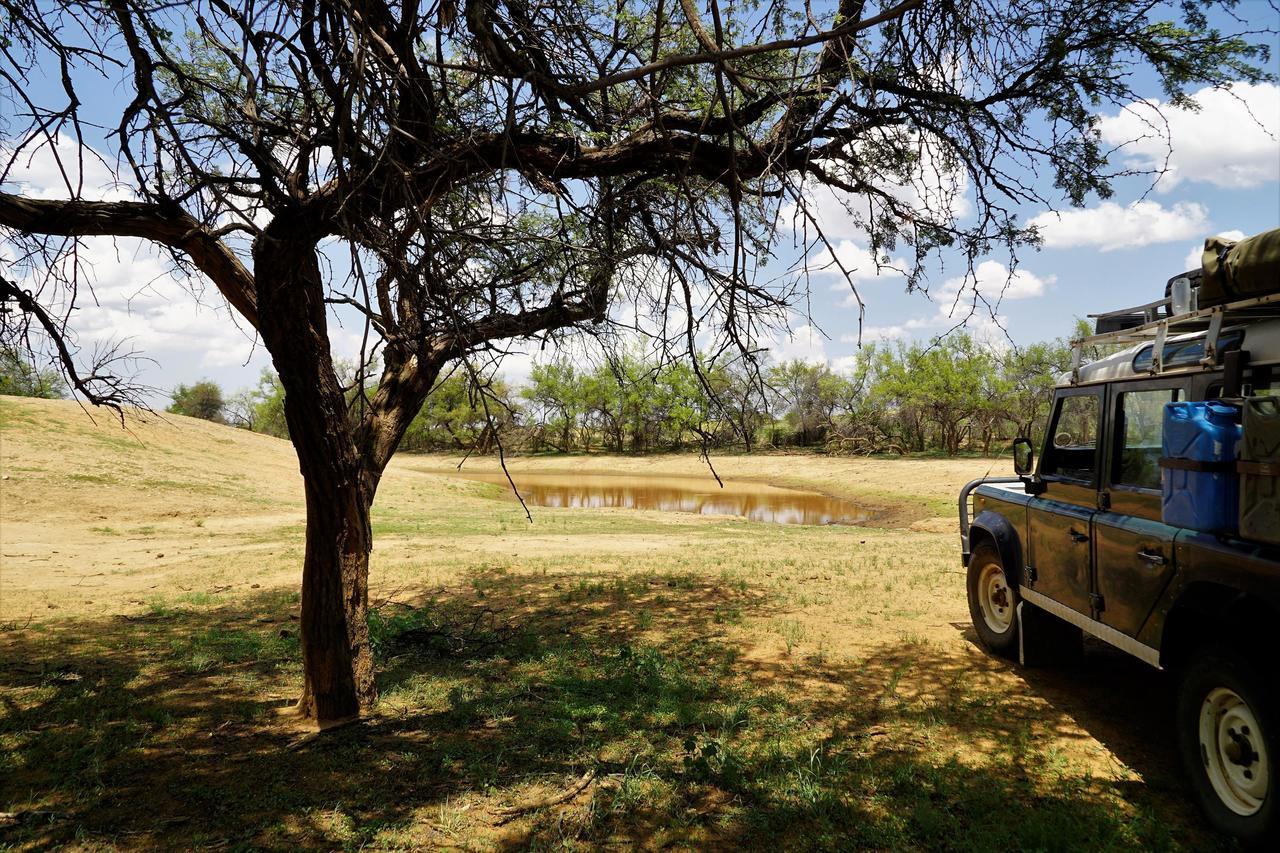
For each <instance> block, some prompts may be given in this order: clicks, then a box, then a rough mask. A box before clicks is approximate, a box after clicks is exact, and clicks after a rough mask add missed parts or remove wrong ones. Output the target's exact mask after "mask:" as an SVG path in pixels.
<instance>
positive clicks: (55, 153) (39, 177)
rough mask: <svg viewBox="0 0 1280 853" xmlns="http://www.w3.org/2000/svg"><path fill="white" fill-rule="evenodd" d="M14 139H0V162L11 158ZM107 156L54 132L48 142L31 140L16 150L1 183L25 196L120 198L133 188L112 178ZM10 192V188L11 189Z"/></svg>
mask: <svg viewBox="0 0 1280 853" xmlns="http://www.w3.org/2000/svg"><path fill="white" fill-rule="evenodd" d="M15 144H16V143H15V142H14V141H11V140H0V164H7V163H8V162H9V160H10V159H11V158H13V149H14V146H15ZM108 162H109V161H108V159H107V155H105V154H102V153H100V152H98V151H95V150H94V149H92V148H88V147H86V148H85V149H84V151H83V153H82V152H81V151H80V149H79V147H78V146H77V145H76V143H75V140H73V139H70V138H68V137H66V136H62V135H60V134H59V135H55V136H54V138H53V141H52V142H40V143H35V144H33V145H31V146H28V147H27V148H24V149H23V150H22V151H21V152H19V153H18V155H17V157H16V159H14V162H13V168H12V169H10V170H9V173H8V175H7V177H6V178H5V181H4V183H5V184H6V185H9V184H12V185H13V186H14V187H15V188H16V189H17V192H18V193H19V194H21V195H24V196H26V197H28V198H67V197H68V196H69V195H71V193H72V192H73V191H76V192H78V193H79V195H80V197H81V198H85V199H89V200H91V201H121V200H127V199H131V198H133V197H134V194H133V191H132V190H131V189H130V188H129V187H128V186H126V185H124V184H122V183H121V182H120V181H118V180H117V179H116V177H115V174H114V173H113V171H112V168H111V167H110V166H109V165H108ZM11 191H12V190H11Z"/></svg>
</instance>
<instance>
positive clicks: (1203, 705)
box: [1178, 646, 1280, 849]
mask: <svg viewBox="0 0 1280 853" xmlns="http://www.w3.org/2000/svg"><path fill="white" fill-rule="evenodd" d="M1234 702H1240V703H1242V704H1243V706H1244V712H1243V714H1242V712H1241V710H1240V707H1239V706H1238V705H1233V704H1232V703H1234ZM1245 714H1247V716H1245ZM1250 718H1252V720H1253V721H1254V722H1256V723H1257V726H1258V727H1260V728H1261V731H1260V732H1258V731H1254V730H1253V726H1252V725H1251V724H1250V725H1241V723H1242V722H1246V723H1247V722H1248V720H1249V719H1250ZM1214 720H1216V721H1217V723H1216V724H1214V723H1213V722H1210V721H1214ZM1178 746H1179V750H1180V752H1181V753H1182V761H1183V764H1184V765H1185V767H1186V769H1187V773H1188V775H1189V776H1190V777H1191V786H1192V789H1193V790H1194V792H1195V795H1196V799H1197V800H1198V801H1199V803H1200V807H1201V808H1202V809H1203V810H1204V813H1205V816H1206V817H1208V819H1209V822H1210V823H1212V824H1213V825H1214V827H1215V828H1216V829H1218V830H1219V831H1221V832H1225V833H1226V834H1228V835H1232V836H1235V837H1236V838H1238V839H1240V840H1241V841H1242V842H1244V843H1245V844H1246V845H1248V846H1250V847H1258V848H1261V847H1266V848H1267V849H1274V845H1275V844H1276V843H1277V842H1280V806H1278V805H1277V800H1280V790H1277V784H1280V705H1278V704H1277V692H1276V687H1275V677H1274V673H1271V672H1270V671H1264V670H1263V669H1262V668H1261V667H1259V666H1257V665H1256V664H1255V663H1253V662H1252V661H1250V660H1249V658H1248V657H1247V656H1246V655H1245V654H1242V653H1237V652H1235V651H1233V650H1232V649H1231V648H1230V647H1226V646H1217V647H1212V648H1207V649H1204V650H1202V651H1200V652H1197V653H1196V654H1195V655H1194V656H1193V657H1192V658H1191V660H1190V661H1189V662H1188V665H1187V667H1186V669H1185V670H1183V673H1182V678H1181V681H1180V682H1179V685H1178ZM1261 768H1265V770H1262V772H1257V771H1259V770H1260V769H1261ZM1250 769H1252V770H1253V771H1255V772H1256V775H1254V773H1251V772H1250ZM1215 776H1216V781H1215V778H1214V777H1215ZM1260 786H1261V787H1260ZM1259 792H1261V796H1259ZM1258 801H1260V804H1259V805H1257V806H1256V810H1253V811H1250V809H1253V808H1254V804H1255V803H1256V802H1258ZM1242 812H1248V813H1242Z"/></svg>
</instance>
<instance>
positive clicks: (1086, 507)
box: [960, 232, 1280, 844]
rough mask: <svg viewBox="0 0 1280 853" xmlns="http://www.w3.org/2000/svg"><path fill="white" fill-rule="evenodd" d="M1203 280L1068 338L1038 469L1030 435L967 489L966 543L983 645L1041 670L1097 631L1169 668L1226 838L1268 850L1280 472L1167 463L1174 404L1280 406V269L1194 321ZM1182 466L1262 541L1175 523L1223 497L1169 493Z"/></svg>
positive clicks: (1183, 724)
mask: <svg viewBox="0 0 1280 853" xmlns="http://www.w3.org/2000/svg"><path fill="white" fill-rule="evenodd" d="M1278 233H1280V232H1270V238H1271V239H1273V240H1274V239H1276V237H1275V235H1276V234H1278ZM1263 236H1267V235H1263ZM1255 239H1257V238H1255ZM1276 245H1280V243H1277V244H1276ZM1209 248H1210V250H1213V251H1214V252H1215V257H1218V259H1219V260H1221V261H1223V262H1226V261H1229V260H1230V259H1229V258H1227V257H1225V256H1223V255H1221V254H1220V253H1221V251H1222V249H1221V246H1217V247H1214V246H1210V247H1209ZM1210 260H1212V259H1210ZM1208 266H1212V264H1211V263H1210V264H1207V267H1208ZM1209 272H1212V270H1208V269H1206V271H1204V272H1203V273H1202V272H1201V271H1194V272H1192V273H1184V274H1183V275H1182V276H1181V277H1175V279H1173V280H1171V282H1170V285H1169V286H1168V287H1167V288H1166V294H1168V295H1167V296H1166V298H1164V299H1161V300H1157V301H1155V302H1152V303H1150V304H1147V305H1143V306H1138V307H1137V308H1133V309H1126V310H1124V311H1119V312H1111V313H1109V314H1103V315H1095V316H1096V317H1097V321H1098V324H1097V328H1096V332H1097V334H1095V335H1093V336H1092V337H1088V338H1085V339H1082V340H1080V341H1077V342H1075V345H1074V356H1073V364H1072V369H1071V371H1070V372H1069V373H1068V374H1067V375H1065V376H1063V377H1062V379H1061V380H1060V382H1059V383H1058V387H1057V388H1056V390H1055V393H1054V400H1053V407H1052V410H1051V414H1050V420H1049V423H1048V430H1047V432H1046V434H1045V438H1044V441H1043V444H1042V447H1041V450H1040V453H1039V454H1038V461H1037V455H1036V454H1035V453H1034V449H1033V447H1032V445H1031V442H1030V441H1028V440H1027V439H1025V438H1020V439H1018V440H1017V441H1015V442H1014V468H1015V471H1016V472H1017V474H1018V476H1017V477H1004V478H994V479H984V480H977V481H974V482H973V483H970V484H968V485H966V486H965V488H964V489H963V490H962V492H961V495H960V535H961V541H962V553H963V561H964V565H965V566H966V568H967V578H968V597H969V609H970V612H971V615H972V618H973V626H974V629H975V631H976V632H977V635H978V638H979V640H980V641H981V643H982V644H983V645H984V646H985V647H986V648H987V649H988V650H990V651H992V652H994V653H998V654H1004V655H1007V656H1010V657H1017V658H1019V659H1020V661H1021V662H1022V663H1023V664H1034V663H1036V662H1046V661H1047V660H1048V659H1051V658H1053V657H1056V656H1058V655H1060V654H1061V653H1062V652H1063V651H1064V650H1071V651H1072V652H1075V651H1077V650H1078V649H1079V648H1080V647H1081V644H1082V638H1083V633H1087V634H1090V635H1092V636H1093V637H1096V638H1097V639H1099V640H1102V641H1103V642H1105V643H1109V644H1111V645H1112V646H1115V647H1116V648H1118V649H1120V650H1122V651H1124V652H1127V653H1128V654H1130V655H1133V656H1134V657H1137V658H1138V659H1140V660H1142V661H1145V662H1146V663H1148V664H1150V665H1151V666H1153V667H1157V668H1159V669H1162V670H1166V671H1168V672H1169V673H1171V674H1172V676H1173V677H1174V678H1176V680H1177V681H1176V687H1177V690H1176V695H1177V699H1176V702H1177V708H1176V719H1177V728H1178V739H1179V748H1180V750H1181V752H1182V758H1183V761H1184V763H1185V766H1186V768H1187V772H1188V773H1189V775H1190V781H1191V787H1192V789H1193V790H1194V792H1195V794H1196V797H1197V799H1198V800H1199V801H1200V804H1201V805H1202V807H1203V809H1204V811H1205V813H1206V814H1207V816H1208V817H1209V819H1210V821H1211V822H1212V823H1213V824H1214V825H1215V826H1216V827H1217V828H1218V829H1220V830H1222V831H1224V832H1227V833H1229V834H1231V835H1234V836H1236V837H1238V838H1240V839H1243V840H1245V841H1248V842H1253V843H1264V842H1265V843H1269V844H1271V843H1275V842H1276V841H1277V839H1278V838H1280V802H1277V801H1278V800H1280V790H1278V788H1277V784H1278V783H1280V679H1278V678H1277V674H1278V673H1280V667H1278V666H1277V660H1278V659H1280V500H1277V498H1276V495H1277V489H1276V484H1277V483H1278V482H1280V479H1278V478H1277V475H1278V474H1280V460H1275V461H1273V462H1267V461H1256V460H1255V461H1240V460H1238V459H1235V458H1230V459H1219V460H1217V461H1195V460H1183V459H1171V458H1169V457H1167V456H1166V455H1165V454H1164V453H1163V452H1162V439H1163V438H1167V436H1164V435H1162V426H1163V424H1164V423H1165V421H1166V419H1167V417H1168V414H1169V412H1168V410H1169V408H1170V407H1169V406H1168V404H1170V403H1175V404H1177V403H1179V402H1188V401H1189V402H1193V403H1194V401H1218V402H1219V403H1221V404H1222V405H1221V406H1215V407H1212V408H1214V409H1220V408H1223V407H1225V408H1227V409H1228V410H1234V411H1237V412H1238V411H1242V410H1244V409H1247V408H1248V407H1249V405H1250V404H1251V403H1254V404H1258V403H1261V402H1263V401H1262V400H1261V398H1263V397H1266V396H1270V395H1277V396H1280V370H1277V368H1278V367H1280V274H1273V273H1274V267H1273V268H1271V269H1270V271H1269V272H1268V275H1269V276H1270V279H1269V280H1270V281H1271V283H1272V284H1274V287H1270V288H1269V289H1270V291H1271V292H1269V293H1267V292H1264V293H1263V294H1262V295H1248V296H1246V298H1241V296H1242V295H1243V294H1241V293H1240V292H1238V291H1237V292H1235V293H1228V294H1227V295H1226V296H1225V297H1224V296H1217V297H1215V298H1213V299H1204V298H1202V299H1201V301H1200V303H1199V304H1200V305H1201V306H1203V305H1204V304H1205V302H1206V301H1208V302H1216V303H1217V304H1213V305H1212V307H1207V308H1205V307H1196V299H1195V294H1196V293H1197V288H1196V285H1197V284H1199V283H1200V282H1202V281H1204V280H1205V278H1204V276H1205V275H1206V274H1207V273H1209ZM1178 278H1182V279H1183V281H1179V280H1178ZM1188 287H1190V292H1191V294H1192V295H1191V297H1190V299H1188V292H1187V291H1188ZM1267 289H1268V288H1267V287H1266V286H1263V287H1260V288H1256V289H1255V291H1254V292H1255V293H1256V292H1257V290H1262V291H1266V290H1267ZM1206 290H1207V288H1206V287H1205V285H1204V284H1200V286H1199V290H1198V292H1199V294H1200V295H1201V296H1202V297H1203V296H1205V295H1206ZM1120 346H1124V347H1127V348H1125V349H1122V350H1120V351H1118V352H1113V353H1112V354H1110V355H1106V356H1105V357H1100V358H1098V359H1097V360H1094V361H1092V362H1089V363H1085V358H1084V355H1085V354H1086V353H1088V352H1091V351H1094V352H1096V351H1097V348H1099V347H1103V348H1110V349H1111V350H1115V349H1116V348H1118V347H1120ZM1277 402H1280V401H1277ZM1174 408H1176V406H1175V407H1174ZM1201 408H1202V409H1204V408H1209V407H1206V406H1201ZM1273 408H1275V409H1276V410H1277V411H1280V406H1276V407H1273ZM1277 423H1280V421H1277ZM1242 429H1243V431H1244V432H1247V431H1248V429H1249V428H1248V427H1247V425H1246V426H1245V427H1243V428H1242ZM1253 429H1255V431H1257V432H1258V433H1259V436H1260V435H1261V432H1262V430H1263V427H1261V426H1258V427H1254V428H1253ZM1246 438H1247V436H1246ZM1237 471H1238V472H1240V473H1236V472H1237ZM1186 472H1191V473H1192V474H1196V475H1200V474H1203V475H1205V477H1208V478H1210V479H1216V480H1217V482H1218V483H1219V485H1221V482H1222V481H1223V479H1224V478H1227V480H1228V481H1229V482H1230V483H1231V484H1232V487H1233V488H1234V487H1237V486H1238V485H1239V484H1240V483H1243V482H1246V479H1247V481H1248V483H1249V484H1250V485H1249V488H1248V489H1247V490H1246V491H1248V494H1247V495H1244V496H1243V500H1244V502H1246V503H1249V504H1250V505H1249V506H1243V505H1242V506H1241V508H1240V510H1239V512H1240V513H1241V514H1243V513H1246V512H1251V513H1252V515H1251V516H1250V524H1249V525H1248V527H1249V529H1250V530H1252V531H1255V532H1254V533H1248V534H1246V533H1242V529H1243V528H1244V527H1245V526H1244V525H1235V526H1234V527H1233V528H1230V529H1216V530H1202V529H1194V528H1193V527H1189V526H1186V523H1184V522H1178V523H1170V521H1169V518H1168V515H1169V514H1170V509H1169V507H1170V506H1171V505H1172V503H1173V502H1175V499H1176V498H1180V499H1181V500H1182V501H1183V503H1184V505H1185V506H1187V507H1189V508H1190V510H1191V511H1193V512H1199V511H1217V510H1219V509H1221V508H1222V506H1225V504H1226V503H1227V502H1228V500H1227V496H1226V495H1227V493H1225V492H1218V493H1214V492H1212V491H1211V490H1206V491H1205V492H1204V493H1203V494H1196V493H1194V487H1193V488H1192V492H1191V493H1187V494H1182V495H1180V496H1179V495H1171V494H1170V492H1171V490H1173V484H1174V483H1175V480H1174V478H1176V477H1177V476H1178V475H1179V474H1181V473H1186ZM1181 482H1182V485H1183V486H1186V485H1187V483H1188V482H1189V481H1188V480H1187V479H1186V478H1185V477H1184V478H1183V480H1182V481H1181ZM1231 500H1232V501H1234V500H1235V497H1234V496H1231ZM970 503H972V507H970ZM1232 505H1233V506H1234V503H1233V504H1232ZM1258 530H1261V531H1262V532H1261V533H1257V532H1256V531H1258ZM1082 632H1083V633H1082Z"/></svg>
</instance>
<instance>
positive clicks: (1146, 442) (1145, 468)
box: [1112, 388, 1182, 489]
mask: <svg viewBox="0 0 1280 853" xmlns="http://www.w3.org/2000/svg"><path fill="white" fill-rule="evenodd" d="M1180 399H1182V393H1181V391H1180V390H1179V389H1177V388H1163V389H1160V390H1158V391H1130V392H1128V393H1126V394H1121V395H1120V402H1119V405H1118V406H1117V407H1116V411H1117V412H1119V413H1120V422H1119V423H1118V424H1117V425H1116V452H1115V454H1114V459H1115V470H1114V471H1113V472H1112V480H1113V482H1115V483H1116V484H1117V485H1124V486H1138V487H1139V488H1143V489H1158V488H1160V437H1161V432H1162V430H1163V427H1164V405H1165V403H1175V402H1177V401H1178V400H1180Z"/></svg>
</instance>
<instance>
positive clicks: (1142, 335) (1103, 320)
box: [1071, 293, 1280, 384]
mask: <svg viewBox="0 0 1280 853" xmlns="http://www.w3.org/2000/svg"><path fill="white" fill-rule="evenodd" d="M1161 308H1163V309H1164V310H1165V313H1166V315H1168V312H1169V311H1170V310H1171V309H1172V300H1171V299H1170V298H1169V297H1165V298H1164V299H1159V300H1156V301H1155V302H1148V303H1147V304H1145V305H1138V306H1135V307H1133V308H1123V309H1121V310H1119V311H1108V312H1106V313H1104V314H1090V315H1089V316H1090V317H1092V318H1094V319H1095V320H1098V321H1099V324H1098V327H1099V328H1100V329H1101V328H1105V327H1107V326H1110V328H1109V329H1108V330H1106V331H1099V333H1098V334H1094V335H1089V336H1087V337H1084V338H1077V339H1076V340H1073V341H1072V342H1071V382H1072V384H1074V383H1076V382H1079V381H1080V367H1081V366H1082V358H1083V355H1084V348H1085V347H1087V346H1099V345H1105V344H1138V343H1146V342H1147V341H1151V342H1152V343H1153V344H1154V346H1152V348H1151V368H1150V370H1149V372H1150V373H1152V374H1160V373H1163V372H1164V342H1165V339H1166V338H1167V337H1168V336H1169V335H1170V333H1172V334H1174V335H1183V334H1191V333H1194V332H1204V333H1205V344H1204V358H1202V359H1200V363H1201V364H1203V365H1206V366H1212V365H1215V364H1217V363H1218V357H1219V355H1220V352H1219V350H1218V336H1219V335H1220V334H1221V333H1222V330H1223V327H1225V326H1233V325H1238V324H1240V323H1248V322H1256V321H1258V320H1272V319H1277V318H1280V293H1269V294H1267V295H1266V296H1254V297H1250V298H1249V299H1240V300H1237V301H1235V302H1227V303H1225V304H1222V305H1215V306H1213V307H1212V308H1201V309H1198V310H1196V311H1188V312H1187V313H1185V314H1174V315H1168V316H1164V317H1161V316H1160V309H1161ZM1129 318H1140V322H1138V323H1137V325H1125V324H1126V322H1132V321H1130V320H1129Z"/></svg>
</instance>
